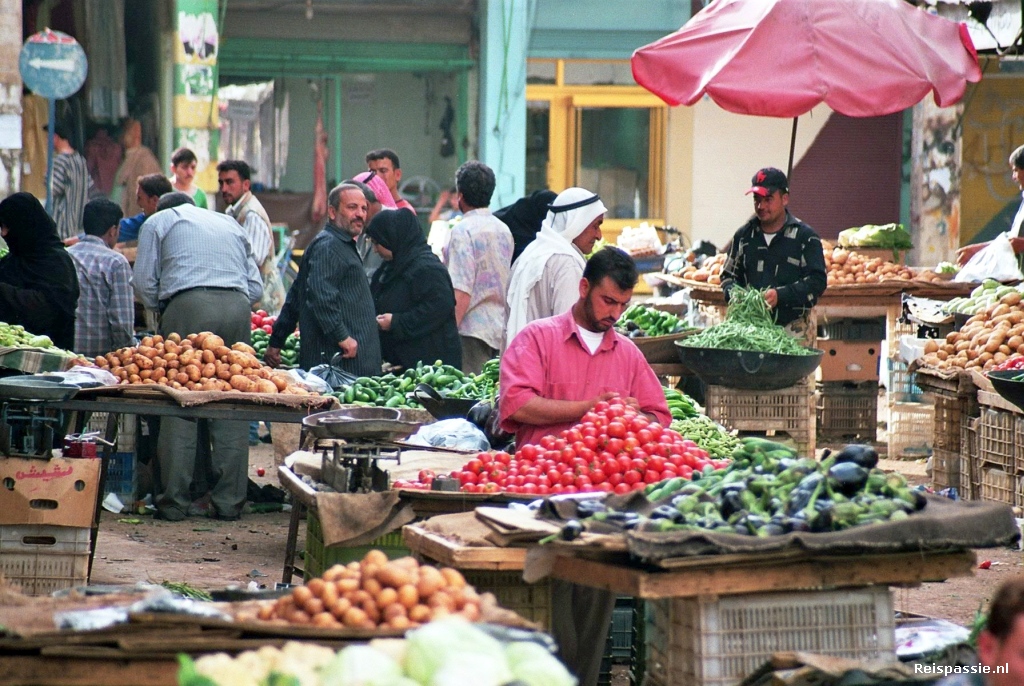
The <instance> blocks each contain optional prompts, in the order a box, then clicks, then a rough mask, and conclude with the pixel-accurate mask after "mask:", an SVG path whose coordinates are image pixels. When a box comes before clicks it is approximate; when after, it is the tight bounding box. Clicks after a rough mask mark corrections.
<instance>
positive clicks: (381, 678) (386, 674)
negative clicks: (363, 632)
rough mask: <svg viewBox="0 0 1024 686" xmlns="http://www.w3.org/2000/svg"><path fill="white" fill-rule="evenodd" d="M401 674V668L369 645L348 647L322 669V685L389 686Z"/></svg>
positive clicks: (399, 677)
mask: <svg viewBox="0 0 1024 686" xmlns="http://www.w3.org/2000/svg"><path fill="white" fill-rule="evenodd" d="M401 677H402V668H401V667H400V666H399V665H398V663H397V662H395V661H394V660H392V659H391V658H390V657H388V656H387V655H385V654H384V653H382V652H380V651H379V650H374V649H373V648H371V647H369V646H361V645H356V646H349V647H347V648H345V649H344V650H342V651H341V652H340V653H338V654H337V656H336V657H335V658H334V659H333V660H332V661H331V662H330V663H329V664H328V665H327V666H325V667H324V668H323V671H322V672H321V673H320V678H321V682H320V683H321V686H390V685H391V684H394V683H395V682H397V681H398V680H399V679H401Z"/></svg>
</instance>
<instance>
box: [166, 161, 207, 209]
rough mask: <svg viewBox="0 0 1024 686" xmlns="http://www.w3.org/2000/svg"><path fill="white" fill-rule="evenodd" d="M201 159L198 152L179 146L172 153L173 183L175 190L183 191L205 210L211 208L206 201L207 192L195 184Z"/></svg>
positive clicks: (171, 179)
mask: <svg viewBox="0 0 1024 686" xmlns="http://www.w3.org/2000/svg"><path fill="white" fill-rule="evenodd" d="M198 165H199V159H198V158H197V157H196V154H195V153H194V152H192V151H191V150H189V149H188V148H178V149H177V150H175V151H174V152H173V153H171V178H170V181H171V185H172V186H174V190H176V191H181V192H182V193H185V194H187V195H188V196H189V197H190V198H192V202H194V203H195V204H196V207H201V208H203V209H204V210H205V209H209V205H208V204H207V201H206V193H205V192H204V191H203V189H202V188H200V187H199V186H197V185H196V184H195V178H196V167H197V166H198Z"/></svg>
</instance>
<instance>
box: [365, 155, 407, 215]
mask: <svg viewBox="0 0 1024 686" xmlns="http://www.w3.org/2000/svg"><path fill="white" fill-rule="evenodd" d="M366 168H367V169H368V170H369V171H372V172H377V176H379V177H380V178H381V179H383V180H384V183H385V184H386V185H387V187H388V190H389V191H390V192H391V197H392V199H393V201H394V203H395V207H397V208H398V209H400V210H409V211H410V212H412V213H413V214H415V213H416V208H415V207H413V206H412V203H411V202H409V201H408V200H406V199H405V198H403V197H402V194H401V193H400V192H399V191H398V184H399V183H401V182H402V166H401V164H399V162H398V155H397V154H396V153H395V151H394V150H391V149H389V148H379V149H377V150H371V151H370V152H368V153H366Z"/></svg>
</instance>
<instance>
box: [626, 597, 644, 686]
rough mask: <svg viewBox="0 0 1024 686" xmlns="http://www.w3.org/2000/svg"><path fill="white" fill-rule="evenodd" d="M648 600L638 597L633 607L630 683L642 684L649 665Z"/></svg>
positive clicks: (635, 685)
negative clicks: (647, 639) (647, 640)
mask: <svg viewBox="0 0 1024 686" xmlns="http://www.w3.org/2000/svg"><path fill="white" fill-rule="evenodd" d="M646 636H647V601H646V600H641V599H640V598H637V599H636V605H635V606H634V607H633V647H632V649H631V650H630V652H629V683H630V684H631V686H640V684H642V683H643V681H644V671H645V669H646V665H647V642H646V639H645V637H646Z"/></svg>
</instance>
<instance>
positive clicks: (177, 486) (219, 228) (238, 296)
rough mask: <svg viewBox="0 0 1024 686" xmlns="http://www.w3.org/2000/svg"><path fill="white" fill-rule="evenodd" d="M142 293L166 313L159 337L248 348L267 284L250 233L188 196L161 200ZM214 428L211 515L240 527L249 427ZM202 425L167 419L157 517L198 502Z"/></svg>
mask: <svg viewBox="0 0 1024 686" xmlns="http://www.w3.org/2000/svg"><path fill="white" fill-rule="evenodd" d="M135 293H136V295H137V296H138V297H139V299H140V300H141V301H142V303H143V304H144V305H145V306H146V307H147V308H151V309H154V310H158V311H159V312H160V334H161V335H163V336H165V337H166V336H168V335H169V334H171V333H177V334H179V335H180V336H181V337H182V338H184V337H185V336H187V335H189V334H191V333H200V332H202V331H211V332H213V333H215V334H217V335H218V336H220V337H221V338H223V339H224V343H225V344H226V345H231V344H232V343H236V342H238V341H243V342H248V340H249V335H250V334H249V328H250V324H249V322H250V319H249V316H250V311H251V310H250V307H251V305H252V303H254V302H256V301H257V300H259V299H260V297H261V296H262V295H263V280H262V278H261V277H260V273H259V267H258V266H257V264H256V258H255V256H254V255H253V252H252V248H251V246H250V245H249V240H248V238H247V237H246V235H245V231H244V230H243V229H242V227H241V226H239V224H238V222H236V221H235V220H234V219H232V218H231V217H228V216H226V215H223V214H217V213H216V212H212V211H210V210H205V209H201V208H198V207H196V206H195V205H194V204H193V200H192V199H191V198H190V197H189V196H188V195H187V194H185V193H180V192H175V193H167V194H165V195H163V196H161V197H160V202H159V204H158V205H157V211H156V213H155V214H153V216H151V217H149V218H148V219H147V220H146V223H145V227H144V229H143V230H142V231H141V233H140V235H139V248H138V256H137V257H136V261H135ZM200 421H202V422H207V424H208V427H209V438H210V461H211V465H212V472H213V473H212V476H213V480H214V482H213V484H212V489H211V498H210V499H211V503H212V505H213V507H212V510H211V515H212V516H214V517H216V518H218V519H224V520H229V521H230V520H235V519H238V518H239V516H240V515H241V512H242V507H243V506H244V505H245V496H246V485H247V473H248V465H249V443H248V440H247V439H248V433H249V426H248V423H247V422H244V421H242V422H239V421H226V420H220V419H217V420H214V419H203V420H200ZM197 434H198V426H197V423H196V422H191V421H187V420H184V419H176V418H172V417H165V418H163V419H162V420H161V426H160V437H159V439H158V440H157V460H158V463H159V464H158V471H157V476H159V481H160V485H159V488H158V489H157V490H158V491H159V492H158V493H157V494H156V508H157V513H156V514H157V516H158V517H159V518H161V519H166V520H169V521H180V520H182V519H185V517H186V516H187V514H188V507H189V504H190V503H191V501H192V499H191V497H190V493H189V487H190V485H191V482H192V477H193V472H194V471H195V468H196V442H197Z"/></svg>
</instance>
